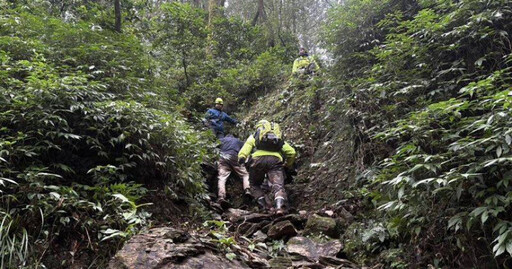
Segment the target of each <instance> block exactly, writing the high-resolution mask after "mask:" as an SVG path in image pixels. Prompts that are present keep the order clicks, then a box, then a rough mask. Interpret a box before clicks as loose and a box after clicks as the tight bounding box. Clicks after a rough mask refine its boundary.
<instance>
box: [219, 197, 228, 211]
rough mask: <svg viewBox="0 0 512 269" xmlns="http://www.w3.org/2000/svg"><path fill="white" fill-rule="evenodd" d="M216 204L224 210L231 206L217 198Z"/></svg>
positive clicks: (222, 199)
mask: <svg viewBox="0 0 512 269" xmlns="http://www.w3.org/2000/svg"><path fill="white" fill-rule="evenodd" d="M217 203H219V205H220V207H222V209H224V210H226V209H229V208H230V207H231V204H230V203H229V202H228V201H226V200H225V199H224V198H219V200H217Z"/></svg>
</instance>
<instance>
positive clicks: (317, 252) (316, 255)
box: [286, 236, 343, 262]
mask: <svg viewBox="0 0 512 269" xmlns="http://www.w3.org/2000/svg"><path fill="white" fill-rule="evenodd" d="M342 249H343V244H342V243H341V241H340V240H331V241H328V242H325V243H317V242H314V241H313V240H311V239H309V238H307V237H303V236H296V237H293V238H291V239H290V240H289V241H288V243H287V244H286V251H287V252H288V253H289V254H290V255H292V256H298V257H301V258H303V259H306V260H307V261H311V262H318V261H320V258H321V257H333V258H335V257H336V256H337V255H338V253H340V251H341V250H342Z"/></svg>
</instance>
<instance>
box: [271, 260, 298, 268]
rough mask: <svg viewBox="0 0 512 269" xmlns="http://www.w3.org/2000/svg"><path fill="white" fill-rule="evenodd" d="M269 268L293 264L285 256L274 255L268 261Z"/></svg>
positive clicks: (287, 266)
mask: <svg viewBox="0 0 512 269" xmlns="http://www.w3.org/2000/svg"><path fill="white" fill-rule="evenodd" d="M268 263H269V264H270V268H277V269H287V268H290V267H292V266H293V262H292V260H291V259H289V258H286V257H275V258H273V259H270V260H269V261H268Z"/></svg>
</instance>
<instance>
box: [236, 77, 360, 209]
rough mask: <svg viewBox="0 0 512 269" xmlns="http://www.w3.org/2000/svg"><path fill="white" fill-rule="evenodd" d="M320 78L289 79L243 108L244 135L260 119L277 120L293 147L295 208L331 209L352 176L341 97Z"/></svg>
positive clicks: (348, 131) (342, 196) (350, 147)
mask: <svg viewBox="0 0 512 269" xmlns="http://www.w3.org/2000/svg"><path fill="white" fill-rule="evenodd" d="M322 80H325V79H324V78H318V77H317V78H314V79H311V80H300V79H295V78H292V79H290V80H289V81H287V82H285V83H283V85H282V87H279V88H278V89H276V90H274V91H273V92H270V93H269V94H267V95H266V96H264V97H262V98H259V99H258V100H257V101H256V103H254V104H253V105H252V106H251V108H250V110H249V111H247V112H246V114H245V115H246V117H245V118H244V121H245V123H246V126H245V129H246V132H247V133H246V135H248V134H249V132H251V131H252V130H253V128H252V127H253V126H254V124H255V123H256V122H257V121H258V120H261V119H267V120H272V121H275V122H278V123H280V125H281V128H282V129H284V132H285V136H286V139H287V141H289V142H290V143H291V144H292V145H293V146H294V147H295V148H296V149H297V151H298V153H299V158H298V165H299V167H298V172H299V174H298V176H297V177H296V178H295V181H294V184H289V185H288V186H287V188H289V190H290V200H291V203H292V205H293V206H294V207H296V208H299V209H320V208H322V207H330V208H333V209H336V206H337V205H336V203H337V202H339V201H340V200H342V199H345V198H350V197H347V195H346V192H345V190H346V189H348V187H349V186H350V185H351V184H352V181H353V180H352V179H353V178H354V171H355V169H354V163H353V159H354V156H353V155H354V148H355V137H354V135H353V131H352V130H351V127H350V124H349V122H348V120H347V119H345V117H344V115H342V114H340V113H341V111H342V107H341V106H342V104H343V102H342V99H341V97H337V95H340V93H339V92H338V91H336V90H335V89H334V88H333V87H326V86H324V85H323V84H322Z"/></svg>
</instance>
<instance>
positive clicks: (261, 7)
mask: <svg viewBox="0 0 512 269" xmlns="http://www.w3.org/2000/svg"><path fill="white" fill-rule="evenodd" d="M266 18H267V14H265V3H264V2H263V0H258V11H257V12H256V15H255V16H254V19H252V25H253V26H254V25H256V24H257V23H258V20H260V21H265V19H266Z"/></svg>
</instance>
